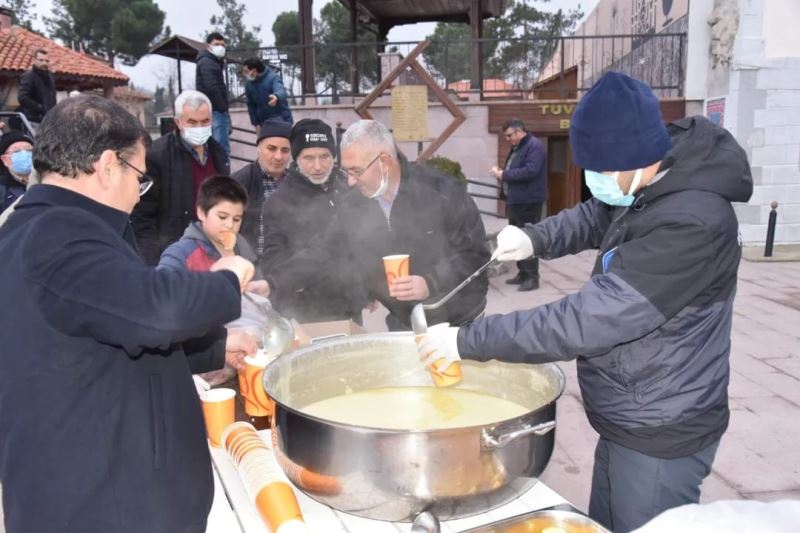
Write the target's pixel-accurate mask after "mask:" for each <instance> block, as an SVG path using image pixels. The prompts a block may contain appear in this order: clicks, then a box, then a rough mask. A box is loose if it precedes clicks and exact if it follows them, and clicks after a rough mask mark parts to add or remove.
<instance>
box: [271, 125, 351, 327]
mask: <svg viewBox="0 0 800 533" xmlns="http://www.w3.org/2000/svg"><path fill="white" fill-rule="evenodd" d="M291 143H292V157H293V158H294V162H293V163H292V165H291V166H290V167H289V170H288V172H287V174H286V179H285V180H284V183H283V185H281V187H280V188H278V190H277V191H276V192H275V194H273V195H272V196H271V197H270V198H269V199H268V200H267V201H266V202H264V208H263V216H264V220H263V223H264V232H265V235H264V237H265V239H264V254H263V258H262V260H261V261H260V263H259V267H260V268H261V271H262V272H280V271H281V270H282V268H283V267H282V266H281V263H283V261H285V260H286V259H288V258H290V257H292V256H293V255H294V254H296V253H298V252H301V251H302V250H304V249H306V248H307V247H308V246H309V244H310V243H311V242H313V240H314V239H315V238H316V237H317V236H321V235H324V233H325V230H326V229H327V228H328V226H329V225H330V224H331V223H332V221H333V218H334V216H335V213H336V209H337V207H338V205H339V203H340V202H341V201H342V200H343V198H344V197H345V195H346V194H348V193H350V194H357V193H356V192H355V191H350V190H349V189H348V187H347V184H346V183H345V181H344V177H343V176H342V175H341V173H340V172H339V170H338V169H337V168H336V167H335V165H334V163H335V159H334V154H335V152H336V144H335V141H334V138H333V132H332V131H331V128H330V126H328V125H327V124H325V123H324V122H322V121H321V120H317V119H303V120H301V121H300V122H298V123H297V124H295V125H294V127H293V128H292V132H291ZM353 260H354V259H353V257H352V254H351V253H350V252H349V250H346V249H344V250H342V251H341V253H340V254H339V255H338V256H337V257H335V258H331V261H330V262H328V263H326V265H325V275H321V276H315V277H313V278H308V279H307V280H306V281H305V283H304V284H303V287H302V288H301V289H298V290H296V291H293V292H290V291H286V292H281V293H280V294H279V295H278V294H276V295H275V296H274V297H273V298H272V303H273V305H274V306H275V309H277V310H278V311H280V312H281V313H282V314H284V315H286V316H288V317H292V318H296V319H297V320H298V321H300V322H321V321H326V320H343V319H353V320H355V321H356V322H358V323H361V310H362V309H363V308H364V306H365V305H366V304H367V297H366V292H365V291H364V290H363V288H362V287H361V284H360V282H359V280H358V279H357V278H356V276H355V275H354V267H353Z"/></svg>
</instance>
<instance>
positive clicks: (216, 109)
mask: <svg viewBox="0 0 800 533" xmlns="http://www.w3.org/2000/svg"><path fill="white" fill-rule="evenodd" d="M206 47H207V49H206V50H201V51H200V52H198V53H197V72H196V74H195V82H194V84H195V87H196V88H197V90H198V91H200V92H201V93H203V94H204V95H206V96H208V99H209V100H211V111H212V120H213V124H212V135H213V136H214V140H216V141H217V142H218V143H219V145H220V146H222V148H223V149H224V150H225V154H226V155H227V157H229V158H230V155H231V143H230V139H229V134H230V127H231V117H230V115H229V114H228V107H229V106H228V86H227V85H225V76H223V74H222V69H223V68H224V65H225V64H224V60H225V37H223V36H222V34H220V33H217V32H212V33H209V34H208V36H207V37H206Z"/></svg>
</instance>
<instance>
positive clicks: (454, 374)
mask: <svg viewBox="0 0 800 533" xmlns="http://www.w3.org/2000/svg"><path fill="white" fill-rule="evenodd" d="M445 363H446V360H445V359H444V358H442V359H437V360H436V361H435V362H434V363H433V365H431V366H430V367H429V368H428V370H430V372H431V377H432V378H433V384H434V385H436V386H437V387H450V386H452V385H456V384H457V383H459V382H460V381H461V378H462V374H461V363H459V362H458V361H456V362H455V363H452V364H451V365H450V366H448V367H447V368H445V369H441V367H442V365H444V364H445Z"/></svg>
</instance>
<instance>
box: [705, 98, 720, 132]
mask: <svg viewBox="0 0 800 533" xmlns="http://www.w3.org/2000/svg"><path fill="white" fill-rule="evenodd" d="M706 118H707V119H708V120H710V121H711V123H712V124H714V125H716V126H719V127H720V128H724V127H725V98H724V97H723V98H710V99H708V100H706Z"/></svg>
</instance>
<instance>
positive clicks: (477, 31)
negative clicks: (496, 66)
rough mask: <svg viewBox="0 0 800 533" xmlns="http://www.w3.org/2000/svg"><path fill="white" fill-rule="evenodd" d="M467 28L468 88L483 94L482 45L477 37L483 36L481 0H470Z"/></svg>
mask: <svg viewBox="0 0 800 533" xmlns="http://www.w3.org/2000/svg"><path fill="white" fill-rule="evenodd" d="M469 29H470V37H471V38H472V45H471V46H470V57H469V59H470V61H469V62H470V88H471V89H473V90H479V91H481V96H482V95H483V58H482V55H483V54H482V48H483V45H482V44H481V43H480V42H479V41H477V39H482V38H483V0H470V3H469Z"/></svg>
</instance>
